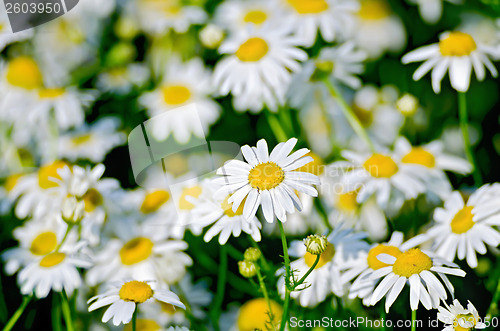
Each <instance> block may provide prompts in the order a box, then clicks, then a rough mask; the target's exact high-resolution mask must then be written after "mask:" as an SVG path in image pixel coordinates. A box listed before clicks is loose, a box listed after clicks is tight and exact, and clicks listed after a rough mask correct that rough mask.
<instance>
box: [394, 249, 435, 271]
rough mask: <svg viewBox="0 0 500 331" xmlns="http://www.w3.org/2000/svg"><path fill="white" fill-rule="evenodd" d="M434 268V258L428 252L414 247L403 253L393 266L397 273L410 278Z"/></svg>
mask: <svg viewBox="0 0 500 331" xmlns="http://www.w3.org/2000/svg"><path fill="white" fill-rule="evenodd" d="M431 268H432V260H431V258H430V257H429V256H427V254H425V253H423V252H422V251H421V250H420V249H418V248H412V249H410V250H408V251H406V252H404V253H401V254H400V255H399V256H398V257H397V258H396V262H394V265H393V266H392V272H394V273H395V274H396V275H399V276H403V277H406V278H410V277H411V276H412V275H416V274H419V273H421V272H422V271H424V270H430V269H431Z"/></svg>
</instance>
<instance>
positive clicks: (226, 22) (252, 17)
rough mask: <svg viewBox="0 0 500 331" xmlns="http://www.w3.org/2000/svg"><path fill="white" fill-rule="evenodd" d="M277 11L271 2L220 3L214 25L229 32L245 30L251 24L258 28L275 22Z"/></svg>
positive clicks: (232, 0) (237, 0) (260, 0)
mask: <svg viewBox="0 0 500 331" xmlns="http://www.w3.org/2000/svg"><path fill="white" fill-rule="evenodd" d="M278 16H279V11H277V8H276V6H275V4H274V2H272V1H265V0H264V1H263V0H257V1H241V0H230V1H224V2H222V3H221V4H220V5H219V6H218V7H217V11H216V13H215V23H216V24H217V25H219V26H221V27H223V28H226V29H228V30H230V31H235V30H240V29H244V28H246V26H247V25H249V24H253V25H256V26H260V25H262V24H265V23H268V24H269V22H273V21H274V22H275V20H276V19H277V17H278Z"/></svg>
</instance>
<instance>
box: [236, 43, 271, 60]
mask: <svg viewBox="0 0 500 331" xmlns="http://www.w3.org/2000/svg"><path fill="white" fill-rule="evenodd" d="M268 51H269V46H268V45H267V42H266V41H265V40H264V39H262V38H258V37H253V38H250V39H248V40H247V41H245V42H244V43H243V44H241V45H240V48H238V50H237V51H236V56H237V57H238V58H239V59H240V61H243V62H256V61H259V60H260V59H262V58H263V57H264V56H265V55H266V54H267V52H268Z"/></svg>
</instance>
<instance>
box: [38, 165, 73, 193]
mask: <svg viewBox="0 0 500 331" xmlns="http://www.w3.org/2000/svg"><path fill="white" fill-rule="evenodd" d="M67 165H68V164H67V163H66V162H64V161H55V162H53V163H51V164H47V165H44V166H42V167H40V169H39V170H38V186H40V188H43V189H48V188H51V187H57V185H58V184H57V183H55V182H53V181H52V180H50V179H49V178H57V179H61V176H59V174H58V173H57V171H58V170H59V169H62V168H64V167H65V166H67Z"/></svg>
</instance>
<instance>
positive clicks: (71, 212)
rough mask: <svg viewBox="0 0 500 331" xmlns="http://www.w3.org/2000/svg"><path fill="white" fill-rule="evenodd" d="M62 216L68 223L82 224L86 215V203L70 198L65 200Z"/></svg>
mask: <svg viewBox="0 0 500 331" xmlns="http://www.w3.org/2000/svg"><path fill="white" fill-rule="evenodd" d="M61 214H62V218H63V220H64V221H65V222H66V223H70V224H75V223H80V221H81V220H82V219H83V216H84V215H85V202H84V201H82V200H77V199H76V198H75V197H74V196H69V197H67V198H65V199H64V200H63V203H62V209H61Z"/></svg>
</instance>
